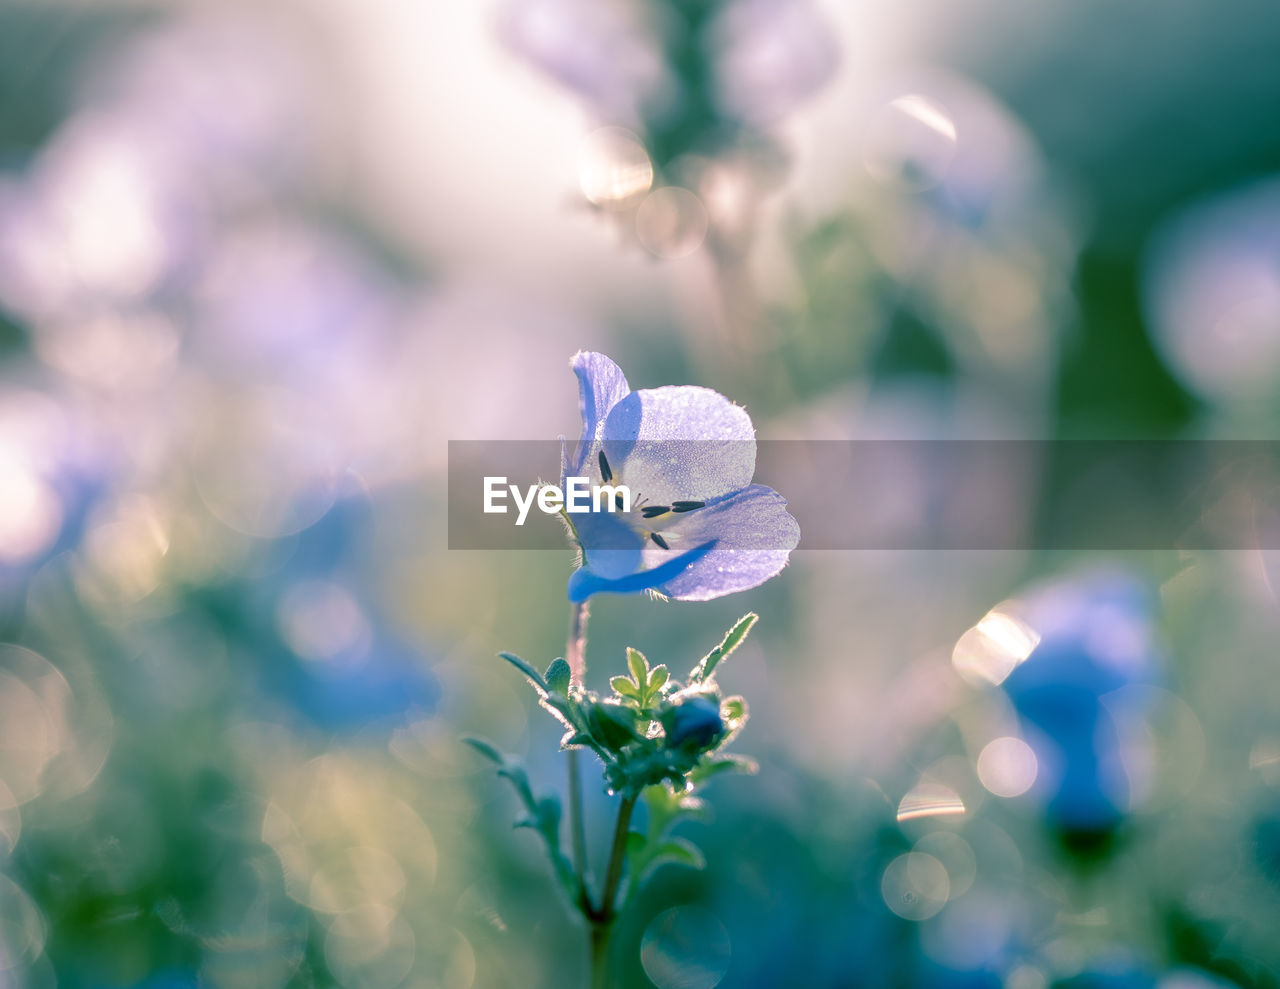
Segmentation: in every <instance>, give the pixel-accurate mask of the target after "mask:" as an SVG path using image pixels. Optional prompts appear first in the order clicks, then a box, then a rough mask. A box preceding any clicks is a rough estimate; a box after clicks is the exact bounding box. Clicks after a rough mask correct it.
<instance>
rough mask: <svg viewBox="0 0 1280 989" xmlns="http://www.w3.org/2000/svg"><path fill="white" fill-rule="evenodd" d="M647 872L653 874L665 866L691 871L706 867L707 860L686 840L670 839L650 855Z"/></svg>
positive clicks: (646, 864) (646, 867)
mask: <svg viewBox="0 0 1280 989" xmlns="http://www.w3.org/2000/svg"><path fill="white" fill-rule="evenodd" d="M648 858H649V861H648V862H646V863H645V872H646V873H649V872H653V871H654V870H655V869H657V868H658V867H659V866H663V865H683V866H685V867H686V868H689V869H702V868H705V867H706V864H707V860H706V859H705V858H704V857H703V855H702V852H701V851H699V850H698V848H697V846H696V845H694V844H693V843H692V842H690V841H688V840H687V839H685V838H668V839H667V840H666V841H664V842H663V843H662V844H661V845H658V846H657V847H656V848H654V849H653V850H652V851H651V852H650V853H649V856H648Z"/></svg>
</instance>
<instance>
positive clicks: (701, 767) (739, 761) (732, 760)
mask: <svg viewBox="0 0 1280 989" xmlns="http://www.w3.org/2000/svg"><path fill="white" fill-rule="evenodd" d="M759 770H760V765H759V764H758V763H757V762H756V761H755V760H754V759H748V758H747V757H746V756H742V755H729V756H721V757H720V758H718V759H709V760H705V761H703V762H700V763H698V765H696V766H695V767H694V768H693V769H692V770H691V771H690V772H689V782H690V783H692V784H694V785H695V786H700V785H702V784H703V783H705V782H706V781H707V780H709V779H711V777H712V776H719V775H720V774H722V773H744V774H746V775H754V774H755V773H757V772H758V771H759Z"/></svg>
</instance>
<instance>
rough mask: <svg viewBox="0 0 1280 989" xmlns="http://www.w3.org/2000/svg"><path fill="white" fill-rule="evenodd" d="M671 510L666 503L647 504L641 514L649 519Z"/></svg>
mask: <svg viewBox="0 0 1280 989" xmlns="http://www.w3.org/2000/svg"><path fill="white" fill-rule="evenodd" d="M669 511H671V509H669V508H668V507H667V506H666V505H646V506H645V507H644V508H642V509H640V514H641V515H643V516H644V517H645V518H647V519H656V518H657V517H658V516H659V515H666V514H667V512H669Z"/></svg>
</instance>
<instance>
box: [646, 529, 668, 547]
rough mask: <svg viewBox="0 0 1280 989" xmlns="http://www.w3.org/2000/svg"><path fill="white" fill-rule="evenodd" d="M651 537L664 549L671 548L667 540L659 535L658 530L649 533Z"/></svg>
mask: <svg viewBox="0 0 1280 989" xmlns="http://www.w3.org/2000/svg"><path fill="white" fill-rule="evenodd" d="M649 538H650V539H652V540H653V541H654V542H655V543H657V544H658V545H659V546H661V547H662V548H663V549H670V548H671V547H670V546H668V545H667V541H666V540H665V539H663V538H662V537H661V536H660V535H658V534H657V533H656V532H651V533H649Z"/></svg>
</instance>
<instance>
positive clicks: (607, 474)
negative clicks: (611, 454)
mask: <svg viewBox="0 0 1280 989" xmlns="http://www.w3.org/2000/svg"><path fill="white" fill-rule="evenodd" d="M600 476H601V477H602V478H604V483H605V484H608V483H609V482H610V481H612V480H613V471H611V470H610V469H609V461H608V460H606V459H605V456H604V451H603V450H601V451H600Z"/></svg>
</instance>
